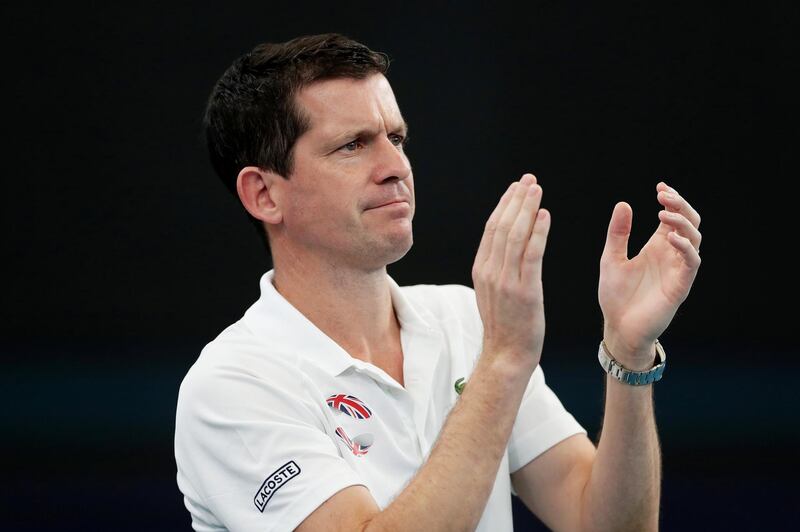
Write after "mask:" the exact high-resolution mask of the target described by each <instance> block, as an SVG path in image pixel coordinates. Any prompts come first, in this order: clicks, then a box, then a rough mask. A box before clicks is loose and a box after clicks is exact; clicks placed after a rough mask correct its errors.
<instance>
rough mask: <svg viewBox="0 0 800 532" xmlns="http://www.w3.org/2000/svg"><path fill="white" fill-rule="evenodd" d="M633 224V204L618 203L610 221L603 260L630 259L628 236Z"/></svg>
mask: <svg viewBox="0 0 800 532" xmlns="http://www.w3.org/2000/svg"><path fill="white" fill-rule="evenodd" d="M632 225H633V209H632V208H631V206H630V205H628V204H627V203H625V202H624V201H621V202H619V203H617V204H616V205H615V206H614V210H613V212H612V213H611V221H609V223H608V232H607V233H606V244H605V247H604V248H603V255H602V257H601V258H600V261H601V262H608V261H613V262H619V261H625V260H628V238H629V237H630V234H631V227H632Z"/></svg>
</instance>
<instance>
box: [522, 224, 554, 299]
mask: <svg viewBox="0 0 800 532" xmlns="http://www.w3.org/2000/svg"><path fill="white" fill-rule="evenodd" d="M550 223H551V218H550V212H549V211H548V210H547V209H539V210H538V211H537V213H536V219H535V220H534V223H533V230H532V231H531V238H530V240H529V241H528V245H527V247H526V248H525V254H524V256H523V258H522V271H521V281H522V284H523V286H531V284H532V283H534V282H536V281H541V279H542V261H543V259H544V250H545V247H546V245H547V235H548V234H549V233H550Z"/></svg>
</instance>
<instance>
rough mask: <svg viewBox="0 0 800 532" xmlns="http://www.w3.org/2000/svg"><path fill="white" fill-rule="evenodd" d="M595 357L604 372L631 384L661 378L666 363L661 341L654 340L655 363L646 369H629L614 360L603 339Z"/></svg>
mask: <svg viewBox="0 0 800 532" xmlns="http://www.w3.org/2000/svg"><path fill="white" fill-rule="evenodd" d="M597 359H598V360H599V361H600V365H601V366H603V369H604V370H606V373H608V374H609V375H611V376H612V377H614V378H615V379H617V380H618V381H620V382H622V383H625V384H631V385H633V386H641V385H643V384H652V383H654V382H656V381H658V380H661V375H662V374H663V373H664V367H665V366H666V365H667V354H666V353H665V352H664V348H663V347H661V342H659V341H658V340H656V365H655V366H653V368H652V369H649V370H647V371H631V370H629V369H627V368H626V367H625V366H623V365H622V364H620V363H619V362H617V361H616V360H614V357H612V356H611V353H609V352H608V349H607V348H606V343H605V341H602V342H600V349H599V350H598V351H597Z"/></svg>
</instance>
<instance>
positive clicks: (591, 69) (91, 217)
mask: <svg viewBox="0 0 800 532" xmlns="http://www.w3.org/2000/svg"><path fill="white" fill-rule="evenodd" d="M2 15H3V20H4V21H5V22H6V24H5V25H6V27H7V30H6V31H5V32H4V35H3V36H2V39H3V43H4V45H5V46H3V65H4V78H3V83H2V94H3V102H4V103H5V105H4V124H5V129H6V134H5V135H4V136H5V139H6V140H5V142H4V143H3V154H4V157H3V160H4V162H5V163H6V164H5V168H4V172H3V174H4V177H3V187H4V194H3V195H2V201H3V208H2V212H0V216H1V217H2V224H3V228H4V240H6V245H5V246H4V249H5V250H6V253H5V254H4V255H5V257H4V261H3V262H4V266H5V268H4V269H5V271H6V275H4V279H5V286H4V296H3V298H2V301H3V305H2V324H0V327H2V329H0V332H1V333H2V336H0V338H1V339H2V340H0V354H2V361H3V366H2V368H3V369H2V372H0V384H1V385H0V399H2V404H3V405H4V407H3V409H2V411H0V422H1V426H2V431H3V432H2V436H3V437H2V445H3V452H2V453H0V456H1V457H2V458H0V460H2V478H3V482H2V493H0V494H1V495H2V497H0V515H2V516H3V520H2V521H3V522H2V525H0V529H3V530H15V531H16V530H19V531H34V530H51V529H58V530H104V529H113V530H118V531H126V530H154V531H155V530H188V529H189V528H190V525H189V523H190V521H189V514H188V512H187V511H186V510H185V509H184V507H183V503H182V500H181V496H180V493H179V491H178V489H177V485H176V483H175V462H174V457H173V454H172V437H173V430H174V413H175V402H176V398H177V391H178V386H179V384H180V381H181V379H182V378H183V376H184V375H185V373H186V371H187V370H188V368H189V367H190V366H191V364H192V363H193V362H194V360H195V359H196V357H197V356H198V354H199V352H200V350H201V349H202V347H203V346H204V345H205V344H206V343H207V342H208V341H210V340H211V339H213V338H214V337H215V336H216V334H218V333H219V332H220V331H221V330H222V329H223V328H224V327H225V326H227V325H228V324H230V323H231V322H233V321H235V320H236V319H238V318H239V317H240V316H241V314H242V313H243V312H244V310H245V309H246V308H247V306H249V305H250V304H251V303H252V302H253V301H254V300H255V299H256V298H257V296H258V278H259V276H260V275H261V273H263V272H264V271H265V270H266V269H268V268H269V267H270V265H269V260H268V257H267V256H266V254H265V253H264V251H263V250H262V249H261V247H260V242H259V240H258V238H257V237H256V235H255V233H254V232H253V230H252V229H251V228H250V225H249V223H248V222H247V220H246V218H245V216H244V214H243V211H242V210H241V209H240V208H239V207H238V205H237V203H236V201H235V200H234V198H232V197H231V196H230V195H229V194H228V193H227V192H226V191H225V190H224V187H223V186H222V184H221V183H219V182H218V181H217V178H216V177H215V176H214V175H213V172H212V170H211V167H210V165H209V164H208V162H207V157H206V153H205V148H204V144H203V141H202V136H201V133H202V132H201V129H200V118H201V115H202V111H203V106H204V102H205V99H206V98H207V96H208V94H209V91H210V89H211V86H212V85H213V83H214V82H215V81H216V79H217V78H218V77H219V75H220V74H221V73H222V71H223V70H224V69H225V68H226V67H227V66H228V65H229V64H230V62H231V61H232V60H233V59H234V58H235V57H237V56H238V55H241V54H242V53H244V52H246V51H248V50H249V49H250V48H252V47H253V46H254V45H255V44H257V43H259V42H263V41H283V40H287V39H289V38H292V37H295V36H297V35H301V34H309V33H320V32H327V31H338V32H342V33H345V34H347V35H349V36H351V37H353V38H356V39H358V40H361V41H362V42H364V43H365V44H367V45H369V46H370V47H372V48H373V49H377V50H381V51H385V52H387V53H388V54H389V56H390V57H391V58H392V60H393V62H392V66H391V68H390V71H389V76H388V77H389V79H390V81H391V83H392V86H393V87H394V90H395V93H396V96H397V99H398V102H399V104H400V107H401V109H402V110H403V113H404V116H405V118H406V120H407V121H408V122H409V124H410V126H411V134H410V137H411V142H410V144H409V146H408V152H409V154H410V158H411V161H412V164H413V165H414V174H415V183H416V191H417V214H416V217H415V245H414V248H413V249H412V250H411V252H410V253H409V254H408V255H407V256H406V257H405V258H404V259H403V260H401V261H400V262H398V263H396V264H393V265H390V266H389V272H390V274H391V275H392V276H393V277H394V278H395V279H396V280H397V281H398V282H399V283H400V284H404V285H405V284H417V283H461V284H465V285H471V281H470V268H471V265H472V259H473V256H474V253H475V250H476V249H477V245H478V242H479V239H480V234H481V232H482V228H483V224H484V222H485V220H486V218H487V217H488V215H489V213H490V212H491V210H492V208H493V207H494V205H495V203H496V202H497V199H498V198H499V196H500V194H501V193H502V191H503V190H504V189H505V188H506V186H507V185H508V183H509V182H510V181H511V180H514V179H517V178H519V176H521V175H522V173H524V172H528V171H530V172H533V173H535V174H536V175H537V176H538V177H539V181H540V183H541V184H542V186H543V188H544V191H545V192H544V206H545V207H547V208H548V209H549V210H550V211H551V213H552V216H553V227H552V230H551V233H550V237H549V241H548V249H547V256H546V259H545V279H544V283H545V297H546V309H547V340H546V345H545V352H544V355H543V359H542V365H543V367H544V370H545V373H546V376H547V380H548V383H549V384H550V386H551V387H552V388H553V389H554V390H555V391H556V393H557V394H558V395H559V397H560V398H561V399H562V401H563V402H564V404H565V405H566V406H567V408H568V409H569V410H570V411H571V412H573V414H574V415H575V417H576V418H577V419H578V421H580V422H581V423H582V424H583V425H584V426H585V427H586V428H587V429H588V430H589V434H590V436H592V437H593V438H594V437H595V436H596V435H597V434H598V431H599V428H600V422H601V420H602V404H603V377H602V372H601V369H600V368H599V366H598V364H597V362H596V358H595V356H596V349H597V343H598V342H599V339H600V336H599V335H600V334H601V332H602V322H601V314H600V310H599V306H598V304H597V295H596V290H597V277H598V261H599V257H600V252H601V250H602V246H603V243H604V238H605V232H606V227H607V223H608V218H609V216H610V214H611V210H612V208H613V206H614V204H615V203H616V202H617V201H627V202H629V203H630V204H631V205H632V206H633V209H634V232H633V234H632V237H631V243H630V252H631V254H635V253H636V252H637V251H638V249H639V248H640V247H641V245H643V244H644V242H645V241H646V240H647V238H648V237H649V235H650V234H651V233H652V231H653V230H654V229H655V226H656V224H657V219H656V213H657V211H658V210H659V206H658V204H657V203H656V201H655V185H656V183H657V182H658V181H659V180H661V179H664V180H665V181H666V182H667V183H668V184H671V185H672V186H673V187H675V188H677V189H678V190H679V191H680V192H681V193H682V194H683V195H684V196H685V197H686V198H687V199H688V200H689V201H690V202H691V203H692V204H693V205H694V206H695V207H696V208H697V209H698V210H699V211H700V213H701V215H702V216H703V222H702V225H701V230H702V231H703V235H704V241H703V245H702V256H703V265H702V267H701V269H700V273H699V275H698V278H697V281H696V283H695V286H694V288H693V289H692V293H691V294H690V296H689V299H688V300H687V301H686V302H685V303H684V305H683V306H682V307H681V309H680V310H679V312H678V314H677V315H676V317H675V319H674V322H673V324H672V325H671V326H670V328H669V329H668V330H667V332H666V333H665V335H664V337H663V338H662V343H663V344H664V346H665V348H666V349H667V353H668V354H669V367H668V368H667V371H666V373H665V376H664V379H663V380H662V381H661V382H659V383H658V384H657V385H656V387H655V400H656V413H657V421H658V426H659V433H660V437H661V442H662V446H663V463H664V484H663V497H662V518H661V523H662V529H663V530H717V529H720V530H722V529H726V530H753V529H769V530H785V529H794V528H795V527H796V525H795V524H794V523H796V520H797V518H798V517H800V515H798V509H797V501H798V490H797V487H796V482H795V481H794V478H793V476H792V475H791V473H790V472H791V471H792V470H793V467H794V466H795V465H797V462H798V460H797V449H798V443H800V434H799V432H800V431H798V415H797V414H796V410H797V407H798V404H799V403H798V392H797V389H798V385H797V384H796V383H795V382H794V376H795V375H796V374H797V373H798V370H800V363H799V362H798V350H797V347H796V343H795V339H794V336H795V334H794V333H795V331H796V324H795V321H796V317H797V312H796V311H795V306H796V301H797V299H796V294H795V292H796V289H795V287H796V284H797V283H796V282H795V279H796V270H797V268H796V266H795V263H794V262H793V256H794V247H795V244H794V242H796V240H797V236H796V234H797V231H796V228H797V223H796V222H795V214H796V210H797V209H796V207H795V203H796V200H795V197H794V196H793V195H792V194H791V185H792V184H793V182H794V181H795V176H796V173H797V164H796V163H797V149H796V145H797V137H796V134H797V121H796V120H795V118H794V116H793V114H792V106H793V104H794V100H795V98H796V87H795V86H794V85H793V79H794V74H796V73H797V72H796V70H797V61H796V55H795V53H794V50H795V49H794V44H795V43H794V35H793V33H794V30H793V29H792V28H794V27H796V24H795V23H794V21H795V20H796V15H797V8H796V7H794V6H788V5H786V6H783V5H780V4H769V5H760V6H757V7H751V8H743V7H742V8H737V7H732V6H728V7H726V8H725V9H720V8H714V7H711V6H700V5H696V4H693V3H687V4H684V5H682V4H676V3H670V4H669V5H668V6H659V5H655V4H632V5H629V6H624V7H623V6H622V5H614V6H607V5H597V6H594V7H586V6H582V7H577V6H570V5H566V4H557V3H551V2H536V3H528V4H526V7H524V8H521V7H519V6H516V7H508V8H503V7H498V6H495V7H494V8H492V9H488V8H483V7H479V4H474V5H472V4H468V3H443V4H440V5H438V6H436V7H434V6H427V7H425V8H424V9H419V10H415V9H412V8H411V7H410V6H408V5H400V4H391V5H380V6H378V5H371V4H363V3H362V4H341V3H338V4H332V3H329V4H323V3H319V4H316V5H315V4H314V3H308V4H306V3H304V4H303V6H302V9H301V8H300V7H298V8H294V7H292V6H289V5H280V6H276V5H270V4H267V3H256V2H249V3H248V2H230V3H226V4H225V6H224V7H223V6H221V5H217V4H215V5H200V4H187V5H185V6H182V7H179V6H177V5H172V6H169V7H166V6H163V5H156V4H153V5H152V6H143V5H137V6H135V7H132V6H124V5H97V4H87V5H78V4H74V3H71V4H68V5H61V6H59V7H52V6H50V7H44V6H41V5H24V6H23V5H21V4H18V5H4V6H3V7H2ZM515 520H516V524H517V529H519V530H542V529H544V528H543V526H542V525H541V524H540V523H538V521H537V520H536V519H535V517H533V516H531V515H530V514H529V513H528V512H527V510H525V509H524V508H523V507H522V506H521V504H519V503H518V501H515Z"/></svg>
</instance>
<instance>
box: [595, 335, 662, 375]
mask: <svg viewBox="0 0 800 532" xmlns="http://www.w3.org/2000/svg"><path fill="white" fill-rule="evenodd" d="M603 342H604V343H605V346H606V349H607V350H608V351H609V354H611V355H612V356H613V357H614V359H616V360H617V361H619V363H620V364H623V365H624V366H625V367H626V368H628V369H630V370H632V371H646V370H648V369H650V368H652V367H653V363H654V362H655V360H656V343H655V340H653V341H649V342H646V343H644V344H629V343H628V342H625V341H623V340H622V339H621V338H620V337H619V336H617V335H615V334H613V333H609V332H608V331H606V332H605V333H604V334H603Z"/></svg>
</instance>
